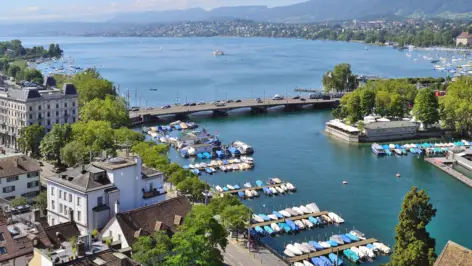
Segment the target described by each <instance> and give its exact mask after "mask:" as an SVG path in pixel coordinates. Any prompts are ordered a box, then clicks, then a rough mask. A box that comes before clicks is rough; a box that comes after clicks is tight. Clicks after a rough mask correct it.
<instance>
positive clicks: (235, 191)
mask: <svg viewBox="0 0 472 266" xmlns="http://www.w3.org/2000/svg"><path fill="white" fill-rule="evenodd" d="M286 184H287V183H283V182H282V183H280V184H272V185H265V186H260V187H244V188H241V189H233V190H228V191H223V192H219V191H217V193H224V194H227V193H230V194H236V193H238V192H244V191H246V190H248V189H249V190H262V189H263V188H266V187H280V186H281V185H286Z"/></svg>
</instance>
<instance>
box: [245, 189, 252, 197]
mask: <svg viewBox="0 0 472 266" xmlns="http://www.w3.org/2000/svg"><path fill="white" fill-rule="evenodd" d="M244 194H245V195H246V197H248V198H252V193H251V191H250V190H249V189H246V190H245V191H244Z"/></svg>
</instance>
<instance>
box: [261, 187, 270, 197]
mask: <svg viewBox="0 0 472 266" xmlns="http://www.w3.org/2000/svg"><path fill="white" fill-rule="evenodd" d="M262 191H264V193H265V194H267V195H272V191H270V189H269V188H266V187H265V188H263V189H262Z"/></svg>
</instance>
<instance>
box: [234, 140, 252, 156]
mask: <svg viewBox="0 0 472 266" xmlns="http://www.w3.org/2000/svg"><path fill="white" fill-rule="evenodd" d="M233 146H234V147H235V148H236V149H238V150H239V152H241V154H253V153H254V149H253V148H252V147H251V146H249V145H247V144H246V143H244V142H242V141H235V142H233Z"/></svg>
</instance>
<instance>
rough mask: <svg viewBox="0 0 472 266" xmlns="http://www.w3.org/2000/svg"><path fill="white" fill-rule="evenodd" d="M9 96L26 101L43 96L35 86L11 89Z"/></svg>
mask: <svg viewBox="0 0 472 266" xmlns="http://www.w3.org/2000/svg"><path fill="white" fill-rule="evenodd" d="M8 97H9V98H13V99H15V100H20V101H26V100H27V99H34V98H41V94H39V92H38V90H37V89H33V88H24V89H21V90H17V89H9V90H8Z"/></svg>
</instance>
